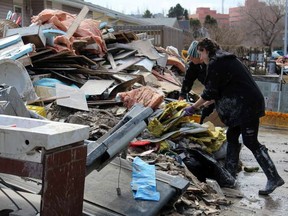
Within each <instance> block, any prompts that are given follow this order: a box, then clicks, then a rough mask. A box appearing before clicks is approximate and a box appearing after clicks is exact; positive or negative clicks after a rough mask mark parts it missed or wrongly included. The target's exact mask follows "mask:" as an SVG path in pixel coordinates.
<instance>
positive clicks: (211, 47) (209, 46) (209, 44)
mask: <svg viewBox="0 0 288 216" xmlns="http://www.w3.org/2000/svg"><path fill="white" fill-rule="evenodd" d="M204 48H205V49H206V50H207V51H208V52H209V57H212V56H214V55H215V53H216V51H217V50H219V49H220V46H219V45H218V44H217V43H216V42H215V41H213V40H212V39H209V38H204V39H202V40H200V41H199V43H198V46H197V50H200V51H203V49H204Z"/></svg>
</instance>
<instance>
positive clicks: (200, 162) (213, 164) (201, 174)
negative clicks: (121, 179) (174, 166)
mask: <svg viewBox="0 0 288 216" xmlns="http://www.w3.org/2000/svg"><path fill="white" fill-rule="evenodd" d="M186 150H187V157H186V158H184V159H183V162H184V163H185V165H186V166H187V168H188V169H189V170H190V172H192V173H193V174H194V175H195V176H196V177H197V178H198V180H199V181H202V182H205V180H206V178H210V179H214V180H215V181H217V183H218V184H219V185H220V186H221V187H230V188H231V187H234V186H235V178H234V177H233V176H232V175H231V174H230V173H229V172H228V171H227V170H226V169H225V168H224V167H223V166H222V165H221V164H220V163H219V162H218V161H217V160H215V159H214V158H213V157H212V156H211V155H210V154H208V153H207V152H204V151H203V150H202V149H186Z"/></svg>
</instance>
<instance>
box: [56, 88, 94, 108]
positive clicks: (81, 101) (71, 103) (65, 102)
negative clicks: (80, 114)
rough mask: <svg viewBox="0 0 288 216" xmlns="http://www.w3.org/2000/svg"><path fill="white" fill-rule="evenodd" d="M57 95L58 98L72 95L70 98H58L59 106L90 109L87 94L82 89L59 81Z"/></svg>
mask: <svg viewBox="0 0 288 216" xmlns="http://www.w3.org/2000/svg"><path fill="white" fill-rule="evenodd" d="M56 96H57V98H60V97H66V96H70V97H69V98H62V99H57V100H56V102H57V105H59V106H64V107H69V108H73V109H77V110H84V111H89V109H88V105H87V101H86V97H85V94H84V92H83V91H82V90H81V89H76V88H72V87H70V86H66V85H62V84H59V83H57V84H56Z"/></svg>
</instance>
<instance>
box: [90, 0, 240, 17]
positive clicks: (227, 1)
mask: <svg viewBox="0 0 288 216" xmlns="http://www.w3.org/2000/svg"><path fill="white" fill-rule="evenodd" d="M85 1H87V2H91V3H93V4H96V5H100V6H102V7H106V8H109V9H112V10H116V11H118V12H121V13H125V14H143V13H144V12H145V11H146V10H149V11H150V12H151V13H152V14H156V13H164V15H167V14H168V11H169V9H170V8H171V7H175V6H176V5H177V4H178V3H179V4H180V5H181V7H182V8H184V9H187V10H188V12H189V13H190V14H193V13H195V11H196V8H198V7H209V8H210V9H211V10H216V11H217V13H222V1H224V13H226V14H227V13H228V10H229V8H231V7H238V6H243V5H244V2H245V0H85Z"/></svg>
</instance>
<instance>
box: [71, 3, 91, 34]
mask: <svg viewBox="0 0 288 216" xmlns="http://www.w3.org/2000/svg"><path fill="white" fill-rule="evenodd" d="M88 12H89V8H88V7H87V6H86V5H85V6H84V7H83V8H82V10H81V11H80V13H79V14H78V16H77V17H76V19H75V20H74V22H73V23H72V24H71V25H70V26H69V29H68V30H67V34H66V37H67V38H68V39H70V38H71V37H72V36H73V34H74V33H75V31H76V30H77V28H78V26H79V25H80V23H81V22H82V20H83V19H84V18H85V17H86V15H87V13H88Z"/></svg>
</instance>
